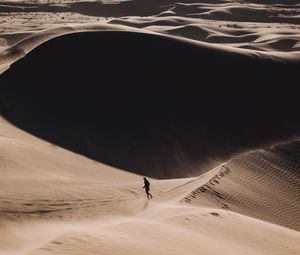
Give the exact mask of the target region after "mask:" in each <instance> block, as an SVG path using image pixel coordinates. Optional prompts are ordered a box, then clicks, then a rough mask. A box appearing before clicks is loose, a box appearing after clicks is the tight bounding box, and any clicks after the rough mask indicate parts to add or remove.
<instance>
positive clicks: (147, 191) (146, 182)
mask: <svg viewBox="0 0 300 255" xmlns="http://www.w3.org/2000/svg"><path fill="white" fill-rule="evenodd" d="M143 179H144V187H143V188H144V189H145V192H146V194H147V198H148V199H151V198H152V197H153V196H152V195H151V194H150V193H149V191H150V182H149V181H148V180H147V178H146V177H144V178H143Z"/></svg>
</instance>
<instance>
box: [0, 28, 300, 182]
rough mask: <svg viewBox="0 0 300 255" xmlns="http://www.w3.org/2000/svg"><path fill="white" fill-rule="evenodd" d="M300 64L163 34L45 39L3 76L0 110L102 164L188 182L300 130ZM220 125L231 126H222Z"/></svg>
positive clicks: (99, 34)
mask: <svg viewBox="0 0 300 255" xmlns="http://www.w3.org/2000/svg"><path fill="white" fill-rule="evenodd" d="M75 42H76V43H75ZM195 62H196V64H195ZM94 63H96V64H94ZM299 64H300V62H292V61H287V62H285V61H279V60H278V58H274V57H270V56H267V55H263V54H256V55H252V53H249V52H248V51H242V50H241V53H240V52H239V53H238V52H237V51H231V50H230V49H227V48H225V47H223V48H220V47H213V46H211V45H206V44H203V43H195V42H193V41H188V40H183V39H181V40H180V39H175V38H173V37H167V36H162V35H158V34H149V33H136V32H127V31H126V32H123V31H114V32H85V33H72V34H68V35H67V34H66V35H64V36H60V37H57V38H54V39H51V40H49V41H47V42H45V43H43V44H42V45H40V46H39V47H37V48H35V50H33V51H31V52H30V53H29V54H28V55H27V56H26V57H24V58H23V59H20V60H19V61H17V62H16V63H14V64H13V65H12V67H11V68H10V69H9V70H8V71H7V72H5V73H4V74H2V75H1V76H0V81H1V82H0V83H1V86H0V87H1V95H0V99H1V100H0V101H1V112H2V113H3V115H4V116H5V117H6V118H7V119H9V120H10V121H12V122H14V123H15V124H16V125H18V126H19V127H22V128H23V129H25V130H27V131H29V132H32V133H33V134H35V135H37V136H39V137H41V138H43V139H45V140H48V141H52V142H53V143H55V144H58V145H60V146H62V147H65V148H68V149H70V150H73V151H75V152H78V153H82V154H84V155H86V156H88V157H91V158H94V159H96V160H98V161H100V162H104V163H107V164H110V165H113V166H116V167H118V168H121V169H127V170H130V171H136V172H139V173H147V174H148V175H151V173H154V174H157V175H155V176H156V177H157V178H164V177H171V176H172V177H179V176H181V177H183V176H189V175H188V174H189V171H190V173H191V172H192V171H194V174H195V170H196V169H197V171H198V172H197V174H200V173H201V172H200V171H202V169H201V170H199V168H200V167H202V165H201V162H200V159H201V160H202V159H203V158H204V157H206V156H207V158H205V159H204V160H203V162H207V163H210V161H205V160H206V159H208V160H210V159H211V158H214V159H216V160H220V155H221V157H223V158H221V160H222V161H224V160H225V159H229V158H230V157H231V156H232V155H233V154H232V153H233V151H234V150H235V152H236V151H237V150H238V151H239V150H240V149H245V148H246V147H247V146H249V147H251V146H256V148H257V146H258V145H261V144H267V143H268V142H270V141H279V139H281V140H282V139H287V138H288V137H290V136H291V135H293V134H295V132H296V131H297V130H298V129H297V126H300V124H299V121H298V119H297V118H295V115H294V114H296V113H297V109H298V105H299V102H298V100H292V99H294V98H295V99H296V96H297V94H296V93H294V88H293V84H292V82H290V81H292V80H293V79H294V78H295V79H296V78H298V76H297V70H298V68H299ZM49 67H50V68H49ZM100 71H101V72H100ZM116 73H117V74H118V75H116ZM54 74H56V75H54ZM132 74H134V75H132ZM216 74H218V75H216ZM253 74H255V75H253ZM20 81H22V84H25V86H22V85H21V84H20ZM41 81H43V82H42V83H41ZM203 81H204V82H203ZM206 81H209V82H206ZM261 84H264V86H261ZM141 85H142V86H141ZM244 88H246V90H247V93H245V91H246V90H245V89H244ZM270 89H272V97H270ZM70 92H72V93H70ZM258 92H259V93H258ZM53 98H55V101H54V100H53ZM99 99H100V100H99ZM154 99H155V100H154ZM187 99H188V100H187ZM282 101H287V103H285V104H280V103H278V102H282ZM54 102H55V103H54ZM79 102H80V103H79ZM178 102H183V103H181V104H178ZM212 102H215V103H212ZM137 105H138V107H137ZM108 106H109V107H108ZM237 106H238V107H237ZM207 107H209V109H210V110H209V111H207ZM64 116H68V118H65V117H64ZM166 116H167V118H166ZM279 116H282V118H284V120H285V121H284V122H278V121H277V118H279ZM69 121H71V123H73V124H72V125H70V122H69ZM149 123H151V124H149ZM203 123H204V124H205V125H203ZM220 123H225V126H224V127H226V129H224V130H218V129H217V127H219V125H220ZM287 126H290V127H293V128H294V129H293V130H289V129H287V128H286V127H287ZM49 127H51V129H49ZM274 127H275V128H274ZM251 128H255V129H256V130H257V132H256V133H253V132H250V131H251ZM270 129H271V131H272V132H270ZM201 130H204V133H203V132H201ZM226 130H227V131H226ZM246 130H249V134H247V135H246V136H245V131H246ZM220 131H222V132H220ZM228 131H230V132H228ZM204 134H205V135H204ZM135 141H138V142H135ZM228 141H230V143H229V142H228ZM241 141H245V142H241ZM220 144H221V146H222V144H223V146H224V147H223V148H221V147H220ZM229 144H231V145H229ZM233 144H235V145H234V146H232V145H233ZM242 145H243V148H241V147H242ZM105 146H106V147H105ZM130 146H131V147H130ZM205 146H206V147H205ZM226 146H227V148H226ZM230 147H231V148H230ZM249 147H248V148H249ZM208 148H209V149H208ZM252 148H253V147H252ZM166 151H167V153H165V152H166ZM124 153H125V154H124ZM212 153H214V155H213V157H212ZM137 155H139V156H137ZM149 155H150V157H149ZM201 157H202V158H201ZM132 158H137V159H141V160H140V162H138V163H136V162H134V163H133V164H132V163H131V162H132V161H133V160H132ZM149 158H150V163H149V161H146V160H147V159H149ZM143 160H145V161H143ZM199 162H200V163H199ZM135 163H136V164H135ZM148 163H149V164H148ZM198 163H199V164H198ZM213 163H215V162H213ZM199 165H200V167H198V166H199ZM215 165H216V164H214V166H215ZM211 167H212V166H211V165H210V166H209V168H211ZM141 169H143V170H145V169H146V170H145V171H146V172H143V171H142V170H141ZM177 170H178V171H177ZM181 170H182V171H181ZM203 170H206V168H205V169H203ZM179 172H180V173H179ZM159 174H160V176H158V175H159ZM167 174H169V175H167ZM176 174H178V175H177V176H176ZM179 174H180V175H179Z"/></svg>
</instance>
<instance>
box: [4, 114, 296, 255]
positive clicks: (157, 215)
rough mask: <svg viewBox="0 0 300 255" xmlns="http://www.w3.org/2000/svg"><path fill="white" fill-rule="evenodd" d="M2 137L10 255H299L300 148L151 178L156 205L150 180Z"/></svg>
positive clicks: (7, 128)
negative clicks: (187, 174)
mask: <svg viewBox="0 0 300 255" xmlns="http://www.w3.org/2000/svg"><path fill="white" fill-rule="evenodd" d="M0 130H1V134H0V140H1V147H0V155H1V177H0V184H1V190H0V209H1V219H0V228H1V232H0V237H1V238H0V247H1V250H0V254H1V255H2V254H3V255H4V254H5V255H9V254H99V253H100V254H140V253H141V252H143V253H144V254H183V253H188V254H202V253H203V254H204V253H208V254H224V251H226V253H230V254H241V253H243V254H270V255H271V254H272V255H273V254H297V253H298V252H299V249H300V245H299V243H300V234H299V232H298V231H299V229H300V224H299V210H300V208H299V197H298V194H299V187H300V185H299V153H300V146H299V142H293V143H289V144H285V145H282V146H278V147H274V148H271V149H269V148H268V149H264V150H258V151H253V152H249V153H246V154H243V155H240V156H237V157H236V158H234V159H232V160H230V161H228V162H226V163H224V164H223V165H220V166H219V167H217V168H215V169H213V170H211V171H209V172H207V173H206V174H204V175H202V176H200V177H197V178H186V179H184V178H183V179H174V180H162V181H158V180H154V179H150V181H151V187H152V189H151V192H152V194H153V196H154V198H153V199H152V200H150V201H147V199H146V197H145V194H144V192H143V190H142V188H141V185H142V184H141V183H142V176H138V175H134V174H130V173H126V172H123V171H121V170H117V169H113V168H110V167H107V166H105V165H102V164H99V163H97V162H94V161H91V160H89V159H87V158H84V157H82V156H79V155H75V154H72V153H70V152H68V151H65V150H63V149H61V148H59V147H56V146H55V145H52V144H49V143H46V142H44V141H41V140H38V139H37V138H34V137H32V136H31V135H29V134H27V133H25V132H23V131H20V130H18V129H16V128H15V127H13V126H12V125H11V124H9V123H7V122H6V121H4V120H3V119H1V122H0ZM240 213H242V214H240ZM246 215H247V216H246Z"/></svg>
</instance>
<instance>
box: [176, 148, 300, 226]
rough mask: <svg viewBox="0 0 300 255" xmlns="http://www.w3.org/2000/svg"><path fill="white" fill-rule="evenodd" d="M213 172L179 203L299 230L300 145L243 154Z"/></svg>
mask: <svg viewBox="0 0 300 255" xmlns="http://www.w3.org/2000/svg"><path fill="white" fill-rule="evenodd" d="M213 172H214V174H215V175H214V176H213V177H212V178H211V179H210V180H209V181H208V182H207V183H205V184H203V185H201V186H200V187H199V188H197V189H195V190H194V191H193V192H192V193H191V194H189V195H188V196H186V197H185V198H184V199H183V200H182V201H183V202H185V203H192V204H193V205H195V204H199V205H204V204H206V205H207V206H210V207H211V206H213V207H216V208H224V209H226V210H233V211H236V212H239V213H242V214H244V215H250V216H252V217H255V218H259V219H263V220H266V221H270V222H273V223H276V224H279V225H282V226H286V227H289V228H291V229H295V230H297V231H299V229H300V220H299V216H298V212H299V197H298V195H297V194H299V184H298V181H299V142H294V143H289V144H286V145H279V146H276V147H274V148H272V149H265V150H259V151H254V152H249V153H246V154H243V155H241V156H238V157H236V158H234V159H232V160H230V161H229V162H226V164H224V165H222V166H220V167H218V168H216V169H214V170H213ZM285 215H288V217H285Z"/></svg>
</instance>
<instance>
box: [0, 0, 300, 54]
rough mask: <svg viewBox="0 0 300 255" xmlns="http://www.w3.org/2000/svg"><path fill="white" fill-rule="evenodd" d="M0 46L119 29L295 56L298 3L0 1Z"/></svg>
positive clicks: (299, 9) (137, 0)
mask: <svg viewBox="0 0 300 255" xmlns="http://www.w3.org/2000/svg"><path fill="white" fill-rule="evenodd" d="M0 12H1V17H0V24H1V27H0V29H1V30H0V36H1V37H0V38H1V41H0V43H1V46H2V47H7V46H8V45H12V44H13V43H15V42H17V41H19V40H20V39H22V38H24V37H26V36H28V35H30V34H33V33H35V32H37V31H41V30H44V29H48V28H53V27H56V26H61V25H63V26H65V25H70V24H72V25H74V24H90V23H96V24H99V23H100V24H103V23H110V24H123V25H126V26H130V27H136V28H143V29H146V30H149V31H155V32H158V33H162V34H169V35H174V36H179V37H185V38H190V39H193V40H197V41H204V42H208V43H213V44H226V45H228V46H230V47H234V48H246V49H251V50H257V51H263V52H274V51H275V52H276V51H279V52H290V53H292V52H298V51H299V47H300V44H299V28H300V27H299V23H300V6H299V4H298V3H297V1H281V2H280V1H277V3H276V2H275V1H273V3H272V2H268V3H264V2H263V1H252V3H248V2H236V1H201V2H193V1H189V0H185V1H182V2H176V1H171V0H161V1H160V2H157V1H146V0H133V1H120V2H117V1H116V2H115V1H103V2H98V1H95V2H94V1H91V2H80V1H51V2H50V3H49V2H46V1H39V2H38V4H35V3H28V2H26V3H25V2H22V1H1V5H0Z"/></svg>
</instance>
